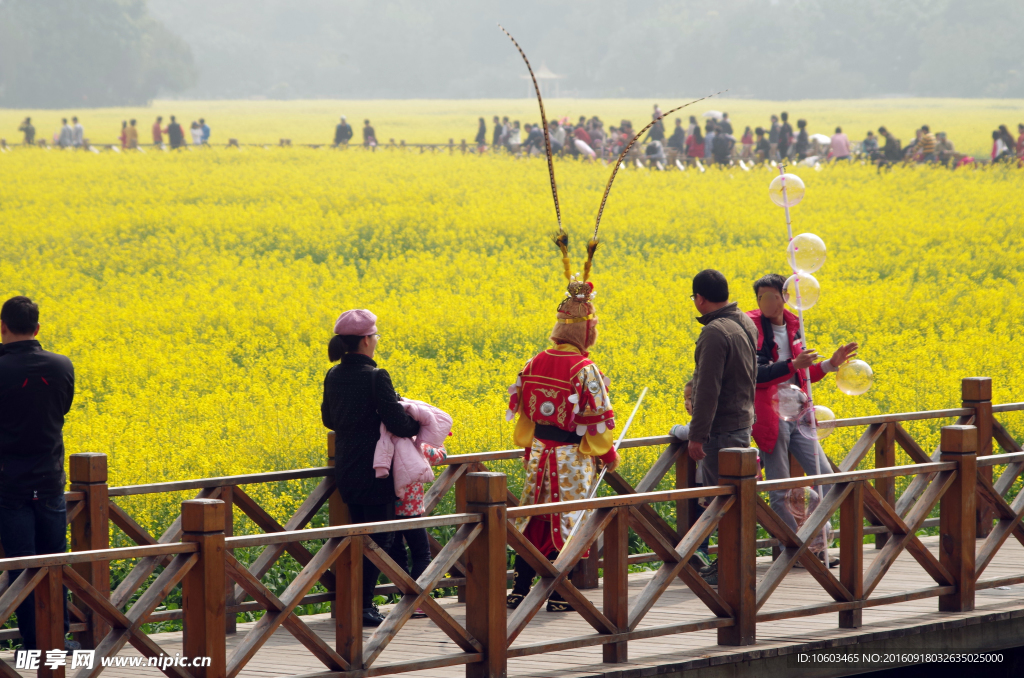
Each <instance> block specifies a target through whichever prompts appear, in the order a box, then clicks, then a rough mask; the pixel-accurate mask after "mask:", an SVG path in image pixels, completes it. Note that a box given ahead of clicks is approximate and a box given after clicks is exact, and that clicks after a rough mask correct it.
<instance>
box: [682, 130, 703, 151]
mask: <svg viewBox="0 0 1024 678" xmlns="http://www.w3.org/2000/svg"><path fill="white" fill-rule="evenodd" d="M686 156H687V157H688V158H703V157H704V135H703V134H701V132H700V125H695V126H694V128H693V134H691V135H690V136H688V137H686Z"/></svg>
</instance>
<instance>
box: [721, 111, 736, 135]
mask: <svg viewBox="0 0 1024 678" xmlns="http://www.w3.org/2000/svg"><path fill="white" fill-rule="evenodd" d="M718 128H719V129H720V130H721V131H723V132H725V133H726V134H732V133H733V132H732V122H731V121H730V120H729V114H728V113H722V120H721V121H720V122H719V123H718Z"/></svg>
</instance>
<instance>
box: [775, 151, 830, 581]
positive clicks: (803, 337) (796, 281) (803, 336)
mask: <svg viewBox="0 0 1024 678" xmlns="http://www.w3.org/2000/svg"><path fill="white" fill-rule="evenodd" d="M779 178H780V182H779V183H780V184H781V187H782V206H783V208H785V210H786V234H787V235H788V236H789V242H790V243H791V244H792V242H793V223H792V221H791V220H790V218H789V198H788V197H787V196H786V166H785V165H783V164H781V163H780V164H779ZM786 254H787V256H786V258H787V259H789V268H790V270H791V271H793V292H794V293H795V294H796V313H797V318H799V320H800V342H801V349H802V350H803V351H806V350H807V332H806V330H805V329H804V311H803V302H802V301H801V299H800V274H799V273H798V272H797V270H796V266H795V262H794V261H793V255H792V254H790V253H789V251H787V252H786ZM804 387H805V388H806V389H807V414H808V415H809V416H810V419H811V422H810V423H811V430H812V431H814V438H813V441H814V475H816V476H818V475H821V455H823V454H824V453H825V450H824V449H822V447H821V443H820V442H819V441H818V418H817V417H816V416H815V412H814V396H813V395H812V393H811V369H810V368H809V367H805V368H804ZM815 489H816V490H817V492H818V504H819V505H820V504H821V502H823V501H825V497H824V496H823V495H822V493H821V485H817V486H816V487H815ZM821 541H822V544H824V546H825V550H824V554H825V567H826V568H828V567H829V554H828V521H826V522H825V524H824V525H822V526H821Z"/></svg>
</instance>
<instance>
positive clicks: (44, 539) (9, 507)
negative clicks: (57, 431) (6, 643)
mask: <svg viewBox="0 0 1024 678" xmlns="http://www.w3.org/2000/svg"><path fill="white" fill-rule="evenodd" d="M67 523H68V515H67V506H66V505H65V503H64V494H63V493H61V494H60V495H59V496H56V497H49V498H45V499H43V498H38V499H32V498H25V499H21V498H17V497H0V543H2V544H3V547H4V556H5V557H7V558H21V557H24V556H37V555H44V554H47V553H64V552H65V551H67V550H68V543H67ZM21 573H22V570H10V573H9V576H10V578H11V579H10V581H11V583H12V584H13V583H14V580H15V579H17V578H18V575H20V574H21ZM35 604H36V600H35V594H34V593H30V594H28V598H26V599H25V600H24V602H22V604H21V605H19V606H18V609H17V616H18V630H19V631H21V638H22V641H23V644H24V646H25V649H28V650H34V649H36V608H35ZM69 628H70V620H69V619H68V590H67V588H65V589H64V633H67V632H68V630H69Z"/></svg>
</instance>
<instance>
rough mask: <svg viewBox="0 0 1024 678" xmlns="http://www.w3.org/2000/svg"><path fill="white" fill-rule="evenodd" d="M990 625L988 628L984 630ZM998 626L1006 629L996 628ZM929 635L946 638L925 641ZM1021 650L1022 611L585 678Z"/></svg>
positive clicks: (686, 677) (785, 677)
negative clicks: (838, 655)
mask: <svg viewBox="0 0 1024 678" xmlns="http://www.w3.org/2000/svg"><path fill="white" fill-rule="evenodd" d="M986 626H987V627H988V628H983V627H986ZM996 626H1001V627H1004V628H994V627H996ZM963 632H966V633H968V634H969V635H970V636H971V637H969V638H956V637H949V636H957V635H963ZM930 634H937V635H944V636H947V637H942V638H924V636H927V635H930ZM908 638H909V639H913V640H910V641H908V642H900V641H901V639H908ZM923 643H928V644H929V647H924V646H923ZM1021 645H1024V609H1018V610H1012V611H1006V612H995V613H991V614H984V615H978V616H974V617H961V618H959V619H950V620H943V621H937V622H932V623H927V624H919V625H917V626H910V627H904V628H896V629H888V630H885V631H875V632H868V633H862V634H859V635H849V636H842V637H839V638H828V639H824V640H819V641H810V642H805V643H797V644H793V645H784V646H782V647H766V648H763V649H756V648H751V649H749V650H744V649H742V648H736V650H737V651H736V652H734V653H729V654H719V655H716V656H711V657H707V656H705V657H695V658H694V659H691V660H688V661H683V662H675V663H671V664H660V665H658V666H644V667H623V668H621V669H607V668H605V666H607V665H604V666H602V667H601V669H603V672H602V671H601V669H598V670H593V669H591V671H592V672H591V673H587V675H588V676H595V677H596V676H600V677H601V678H647V677H649V676H658V678H727V677H728V678H735V676H737V675H750V676H757V678H789V677H791V676H793V675H796V673H795V672H796V671H800V673H799V675H808V676H811V675H813V676H844V675H853V674H856V673H863V672H864V670H865V667H864V666H863V665H862V666H847V667H836V668H835V670H833V671H832V672H828V671H824V670H822V669H823V668H824V667H818V670H817V671H815V672H811V671H810V668H811V667H807V668H805V669H800V668H799V667H798V665H797V664H796V663H795V659H796V656H797V655H799V654H801V653H810V652H816V651H821V650H834V649H837V648H843V647H849V646H856V647H855V648H854V647H850V650H851V651H856V652H858V653H862V652H868V653H870V652H879V651H901V652H903V651H906V652H913V651H921V652H923V651H931V652H938V651H954V650H955V651H970V650H1000V649H1005V648H1009V647H1018V646H1021ZM718 649H719V650H720V651H721V650H726V651H727V650H728V648H718ZM741 662H742V663H747V666H744V667H743V668H742V669H739V668H738V667H736V666H733V665H734V664H738V663H741ZM582 668H583V667H581V669H582ZM595 668H596V667H595ZM884 668H895V665H892V666H888V665H887V666H876V667H872V668H870V669H868V670H872V671H877V670H882V669H884Z"/></svg>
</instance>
